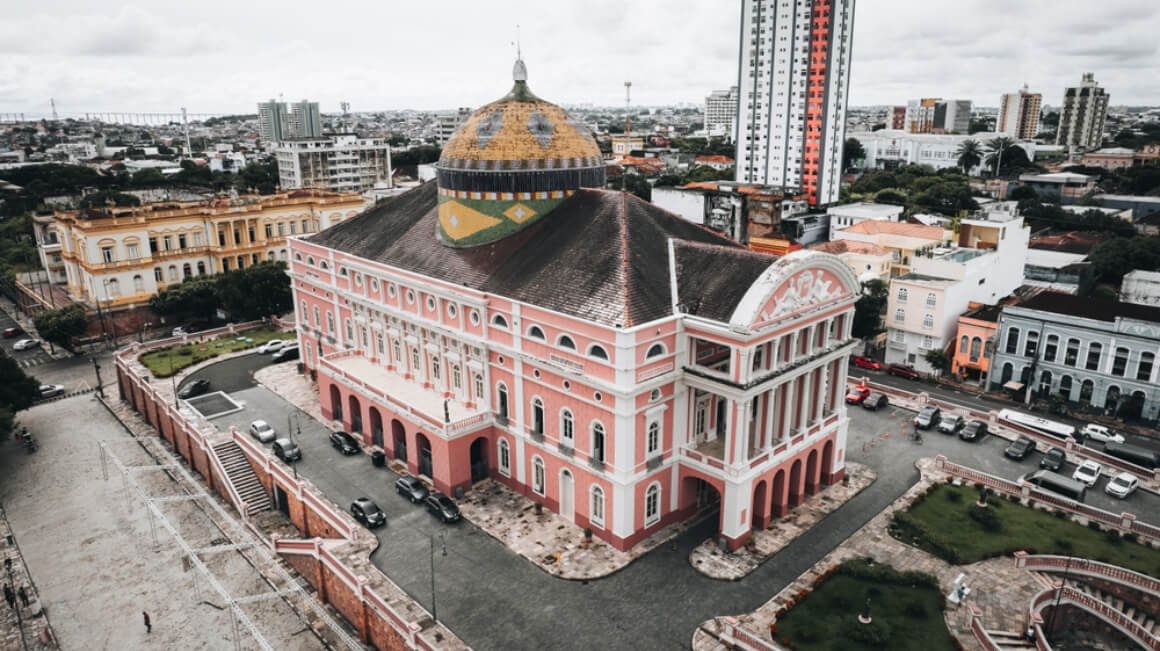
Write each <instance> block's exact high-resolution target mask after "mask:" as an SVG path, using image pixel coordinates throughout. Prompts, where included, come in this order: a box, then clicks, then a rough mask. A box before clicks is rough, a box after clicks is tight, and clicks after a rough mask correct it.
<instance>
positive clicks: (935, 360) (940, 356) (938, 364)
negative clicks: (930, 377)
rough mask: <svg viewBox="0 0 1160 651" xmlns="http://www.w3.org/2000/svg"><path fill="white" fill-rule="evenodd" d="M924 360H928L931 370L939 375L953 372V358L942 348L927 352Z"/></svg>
mask: <svg viewBox="0 0 1160 651" xmlns="http://www.w3.org/2000/svg"><path fill="white" fill-rule="evenodd" d="M922 358H923V359H925V360H926V363H927V364H930V366H931V368H933V369H934V370H935V371H938V372H939V373H946V372H947V371H950V370H951V356H950V355H948V354H947V351H945V350H943V349H941V348H931V349H930V350H928V351H926V353H925V354H924V355H923V356H922Z"/></svg>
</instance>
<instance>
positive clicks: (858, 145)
mask: <svg viewBox="0 0 1160 651" xmlns="http://www.w3.org/2000/svg"><path fill="white" fill-rule="evenodd" d="M865 158H866V148H865V147H863V146H862V142H861V141H860V140H858V139H857V138H846V145H845V147H844V148H843V149H842V169H847V170H848V169H850V168H852V167H853V166H854V162H855V161H860V160H865Z"/></svg>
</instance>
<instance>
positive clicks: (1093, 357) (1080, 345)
mask: <svg viewBox="0 0 1160 651" xmlns="http://www.w3.org/2000/svg"><path fill="white" fill-rule="evenodd" d="M999 337H1000V339H999V341H998V345H997V346H996V349H995V356H994V360H993V361H992V363H991V368H992V369H993V370H992V373H991V388H994V389H997V388H999V387H1002V386H1003V385H1005V384H1007V383H1008V382H1013V381H1014V382H1019V383H1021V384H1023V385H1024V386H1025V387H1027V389H1028V390H1030V391H1034V392H1035V393H1036V394H1037V395H1039V396H1041V397H1045V396H1046V395H1048V394H1050V395H1059V396H1061V397H1062V398H1063V399H1065V400H1067V401H1068V402H1070V403H1072V404H1079V405H1080V406H1091V407H1094V408H1098V409H1103V410H1105V411H1106V412H1107V413H1112V414H1117V415H1121V416H1128V417H1140V418H1143V419H1145V420H1148V421H1153V420H1156V417H1157V410H1158V407H1160V401H1158V394H1160V390H1158V389H1157V382H1158V381H1160V378H1158V377H1157V369H1158V368H1160V367H1157V365H1156V355H1157V354H1160V307H1152V306H1145V305H1135V304H1132V303H1121V302H1118V301H1108V300H1103V299H1096V298H1091V297H1080V296H1069V295H1067V294H1054V293H1050V292H1045V293H1042V294H1039V295H1038V296H1034V297H1032V298H1030V299H1028V300H1026V301H1024V302H1022V303H1020V304H1018V305H1012V306H1007V307H1004V308H1003V312H1002V314H1001V315H1000V317H999Z"/></svg>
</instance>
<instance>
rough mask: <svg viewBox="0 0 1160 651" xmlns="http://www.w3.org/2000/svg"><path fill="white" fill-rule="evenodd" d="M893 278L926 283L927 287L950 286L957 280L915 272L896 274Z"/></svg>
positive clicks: (921, 283)
mask: <svg viewBox="0 0 1160 651" xmlns="http://www.w3.org/2000/svg"><path fill="white" fill-rule="evenodd" d="M895 280H902V281H906V282H910V283H916V284H920V285H927V286H929V287H950V286H951V285H954V284H955V283H957V282H959V281H957V280H954V279H953V278H939V277H938V276H928V275H926V274H916V273H914V272H911V273H906V274H902V275H901V276H897V277H896V278H895Z"/></svg>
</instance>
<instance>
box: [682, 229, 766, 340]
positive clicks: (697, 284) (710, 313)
mask: <svg viewBox="0 0 1160 651" xmlns="http://www.w3.org/2000/svg"><path fill="white" fill-rule="evenodd" d="M673 254H674V257H675V258H676V267H677V302H678V303H679V304H680V309H681V311H683V312H685V313H688V314H696V315H697V316H703V317H705V318H709V319H714V320H717V321H722V322H726V323H727V322H728V321H729V317H730V316H732V315H733V310H734V309H735V308H736V307H737V304H738V303H739V302H741V298H742V297H743V296H745V292H746V291H748V290H749V286H750V285H752V284H753V281H755V280H757V277H758V276H760V275H761V272H763V271H765V270H766V269H767V268H769V265H771V264H773V263H774V261H775V260H777V259H778V258H777V256H775V255H771V254H769V253H761V252H759V251H753V250H751V249H738V248H735V247H731V246H722V245H719V244H703V243H700V242H690V241H687V240H682V241H678V242H674V243H673Z"/></svg>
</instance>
